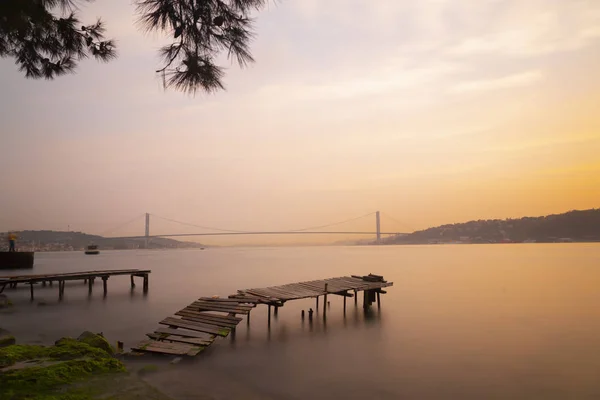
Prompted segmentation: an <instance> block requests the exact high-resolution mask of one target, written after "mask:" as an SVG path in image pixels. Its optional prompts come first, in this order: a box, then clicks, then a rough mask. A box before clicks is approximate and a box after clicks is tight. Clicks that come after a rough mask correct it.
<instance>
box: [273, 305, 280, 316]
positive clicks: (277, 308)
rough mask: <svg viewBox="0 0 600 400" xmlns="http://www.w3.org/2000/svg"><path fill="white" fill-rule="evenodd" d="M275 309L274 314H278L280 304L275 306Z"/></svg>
mask: <svg viewBox="0 0 600 400" xmlns="http://www.w3.org/2000/svg"><path fill="white" fill-rule="evenodd" d="M274 307H275V309H274V310H273V315H277V312H278V311H279V306H274Z"/></svg>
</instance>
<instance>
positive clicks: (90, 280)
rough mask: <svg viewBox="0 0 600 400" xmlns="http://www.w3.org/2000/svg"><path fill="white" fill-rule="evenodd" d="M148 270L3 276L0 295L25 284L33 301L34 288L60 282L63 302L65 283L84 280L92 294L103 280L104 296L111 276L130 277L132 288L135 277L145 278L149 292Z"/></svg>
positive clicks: (60, 296)
mask: <svg viewBox="0 0 600 400" xmlns="http://www.w3.org/2000/svg"><path fill="white" fill-rule="evenodd" d="M150 272H152V271H150V270H149V269H148V270H141V269H121V270H103V271H84V272H67V273H56V274H41V275H19V276H2V277H0V293H2V292H3V291H4V288H5V287H6V286H8V287H9V288H16V287H17V285H18V284H20V283H21V284H25V285H29V286H30V290H31V300H33V298H34V297H33V288H34V286H35V285H37V284H40V283H41V284H42V286H46V284H49V285H50V286H52V283H53V282H58V298H59V300H62V298H63V295H64V293H65V281H76V280H83V282H84V283H87V284H88V293H92V287H93V286H94V283H95V281H96V278H100V279H102V286H103V289H104V295H105V296H106V293H107V290H108V289H107V281H108V278H110V277H111V276H116V275H129V276H130V277H131V278H130V279H131V287H132V288H133V287H135V282H134V280H133V278H134V277H140V278H143V282H144V284H143V290H144V292H147V291H148V275H149V274H150Z"/></svg>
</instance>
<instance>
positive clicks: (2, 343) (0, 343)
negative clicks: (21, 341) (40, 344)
mask: <svg viewBox="0 0 600 400" xmlns="http://www.w3.org/2000/svg"><path fill="white" fill-rule="evenodd" d="M15 343H17V340H16V339H15V337H14V336H12V335H2V336H0V347H6V346H11V345H13V344H15Z"/></svg>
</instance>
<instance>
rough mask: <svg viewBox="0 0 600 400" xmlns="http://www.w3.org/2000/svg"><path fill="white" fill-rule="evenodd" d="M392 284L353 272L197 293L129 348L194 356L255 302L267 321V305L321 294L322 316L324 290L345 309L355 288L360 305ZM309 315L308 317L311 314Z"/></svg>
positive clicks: (310, 316)
mask: <svg viewBox="0 0 600 400" xmlns="http://www.w3.org/2000/svg"><path fill="white" fill-rule="evenodd" d="M392 285H393V283H392V282H387V281H385V280H384V279H383V277H382V276H379V275H371V274H369V275H366V276H355V275H353V276H344V277H339V278H330V279H322V280H315V281H308V282H298V283H291V284H287V285H280V286H271V287H267V288H259V289H246V290H238V293H237V294H233V295H231V296H229V297H228V298H214V297H201V298H200V299H198V300H196V301H194V302H192V303H191V304H190V305H188V306H187V307H185V308H183V309H181V310H179V311H177V312H176V313H175V316H173V317H167V318H165V319H163V320H162V321H160V322H159V324H160V325H165V326H166V328H157V329H156V330H155V331H154V332H152V333H148V334H146V336H148V338H149V340H144V341H142V342H140V343H139V344H138V345H136V346H135V347H133V348H132V349H133V350H135V351H140V352H150V353H159V354H168V355H189V356H194V355H196V354H198V353H200V352H201V351H202V350H204V349H205V348H206V347H208V346H210V345H211V344H212V343H213V342H214V340H215V339H216V337H217V336H221V337H226V336H227V335H229V333H230V332H231V331H233V330H235V328H236V326H237V325H238V324H239V323H240V322H241V321H242V318H240V317H237V316H236V315H237V314H242V315H247V321H248V323H250V311H251V310H252V309H253V308H255V307H256V306H257V305H258V304H266V305H268V307H269V319H268V321H269V324H270V322H271V306H275V309H276V310H277V308H279V307H282V306H283V304H284V303H285V302H286V301H290V300H298V299H305V298H316V299H317V307H318V301H319V300H318V299H319V296H324V297H325V301H324V303H323V304H324V309H323V310H324V313H323V316H324V317H325V315H326V306H327V304H326V303H327V295H328V294H337V295H342V296H344V312H345V311H346V297H353V296H356V294H357V292H358V291H364V293H365V297H364V306H365V307H368V306H369V305H370V304H371V302H372V299H373V298H374V297H375V294H376V295H377V301H378V302H379V294H381V293H385V292H384V291H383V290H382V289H383V288H385V287H388V286H392ZM349 291H354V295H352V294H349V293H348V292H349ZM355 304H356V299H355ZM309 318H312V315H311V314H309ZM167 342H168V344H167Z"/></svg>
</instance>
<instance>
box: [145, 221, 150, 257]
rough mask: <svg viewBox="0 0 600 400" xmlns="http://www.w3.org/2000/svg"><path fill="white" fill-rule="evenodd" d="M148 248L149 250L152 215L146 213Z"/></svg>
mask: <svg viewBox="0 0 600 400" xmlns="http://www.w3.org/2000/svg"><path fill="white" fill-rule="evenodd" d="M145 236H146V248H148V239H149V236H150V214H149V213H146V233H145Z"/></svg>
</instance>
